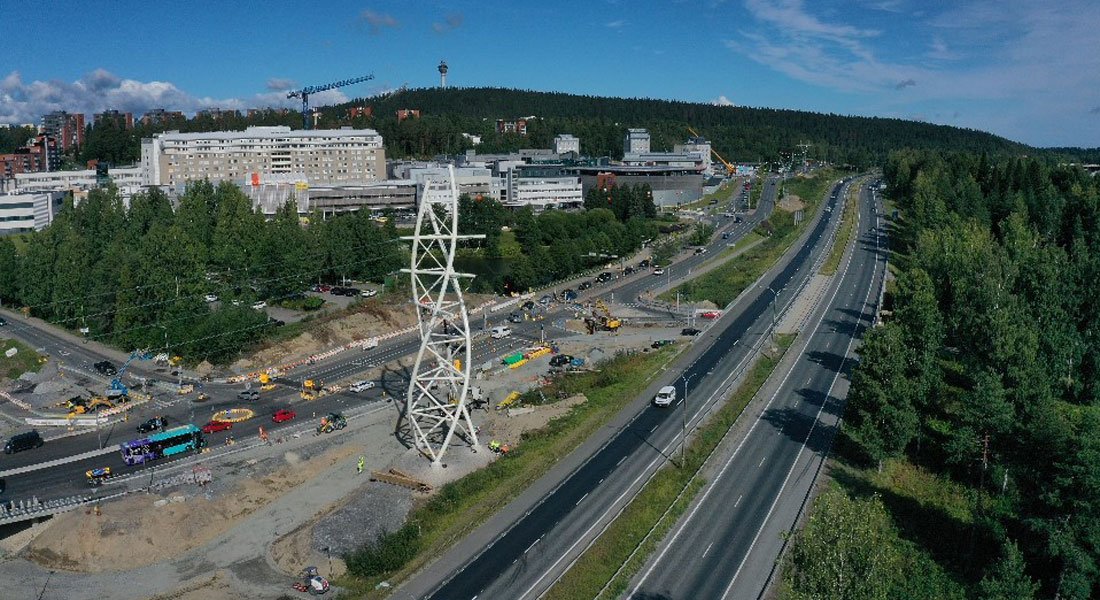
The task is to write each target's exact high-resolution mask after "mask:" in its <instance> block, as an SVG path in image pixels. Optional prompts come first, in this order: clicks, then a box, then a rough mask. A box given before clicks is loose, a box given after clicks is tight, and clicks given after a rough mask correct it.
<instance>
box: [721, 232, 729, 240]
mask: <svg viewBox="0 0 1100 600" xmlns="http://www.w3.org/2000/svg"><path fill="white" fill-rule="evenodd" d="M722 239H724V240H728V239H730V232H728V231H725V232H723V233H722Z"/></svg>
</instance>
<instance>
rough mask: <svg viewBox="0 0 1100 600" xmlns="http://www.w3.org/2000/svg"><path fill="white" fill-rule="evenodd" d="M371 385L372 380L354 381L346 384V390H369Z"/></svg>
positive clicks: (372, 384)
mask: <svg viewBox="0 0 1100 600" xmlns="http://www.w3.org/2000/svg"><path fill="white" fill-rule="evenodd" d="M373 387H374V382H373V381H356V382H355V383H353V384H351V385H349V386H348V391H350V392H355V393H356V394H358V393H359V392H363V391H366V390H369V389H371V388H373Z"/></svg>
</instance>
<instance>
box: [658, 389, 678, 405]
mask: <svg viewBox="0 0 1100 600" xmlns="http://www.w3.org/2000/svg"><path fill="white" fill-rule="evenodd" d="M673 402H676V388H674V387H672V386H671V385H666V386H665V387H663V388H661V389H660V390H658V391H657V395H656V396H655V397H654V398H653V405H654V406H671V405H672V403H673Z"/></svg>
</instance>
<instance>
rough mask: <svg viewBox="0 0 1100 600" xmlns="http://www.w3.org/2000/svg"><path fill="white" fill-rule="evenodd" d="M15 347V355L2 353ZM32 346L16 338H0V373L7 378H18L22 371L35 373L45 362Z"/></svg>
mask: <svg viewBox="0 0 1100 600" xmlns="http://www.w3.org/2000/svg"><path fill="white" fill-rule="evenodd" d="M12 348H15V349H16V353H15V356H11V357H9V356H6V355H5V354H4V353H5V352H7V351H9V350H11V349H12ZM43 359H45V357H43V356H39V354H38V353H37V352H35V351H34V349H33V348H31V347H30V346H28V345H26V344H24V343H23V342H20V341H18V340H0V375H3V376H4V377H7V378H8V379H19V376H20V375H22V374H23V373H27V372H31V373H37V372H38V370H39V369H41V368H42V363H43V362H45V361H44V360H43Z"/></svg>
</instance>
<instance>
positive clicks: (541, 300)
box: [539, 294, 553, 306]
mask: <svg viewBox="0 0 1100 600" xmlns="http://www.w3.org/2000/svg"><path fill="white" fill-rule="evenodd" d="M551 300H553V298H551V297H550V295H549V294H543V296H542V297H541V298H539V304H541V305H543V306H548V305H549V304H550V301H551Z"/></svg>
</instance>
